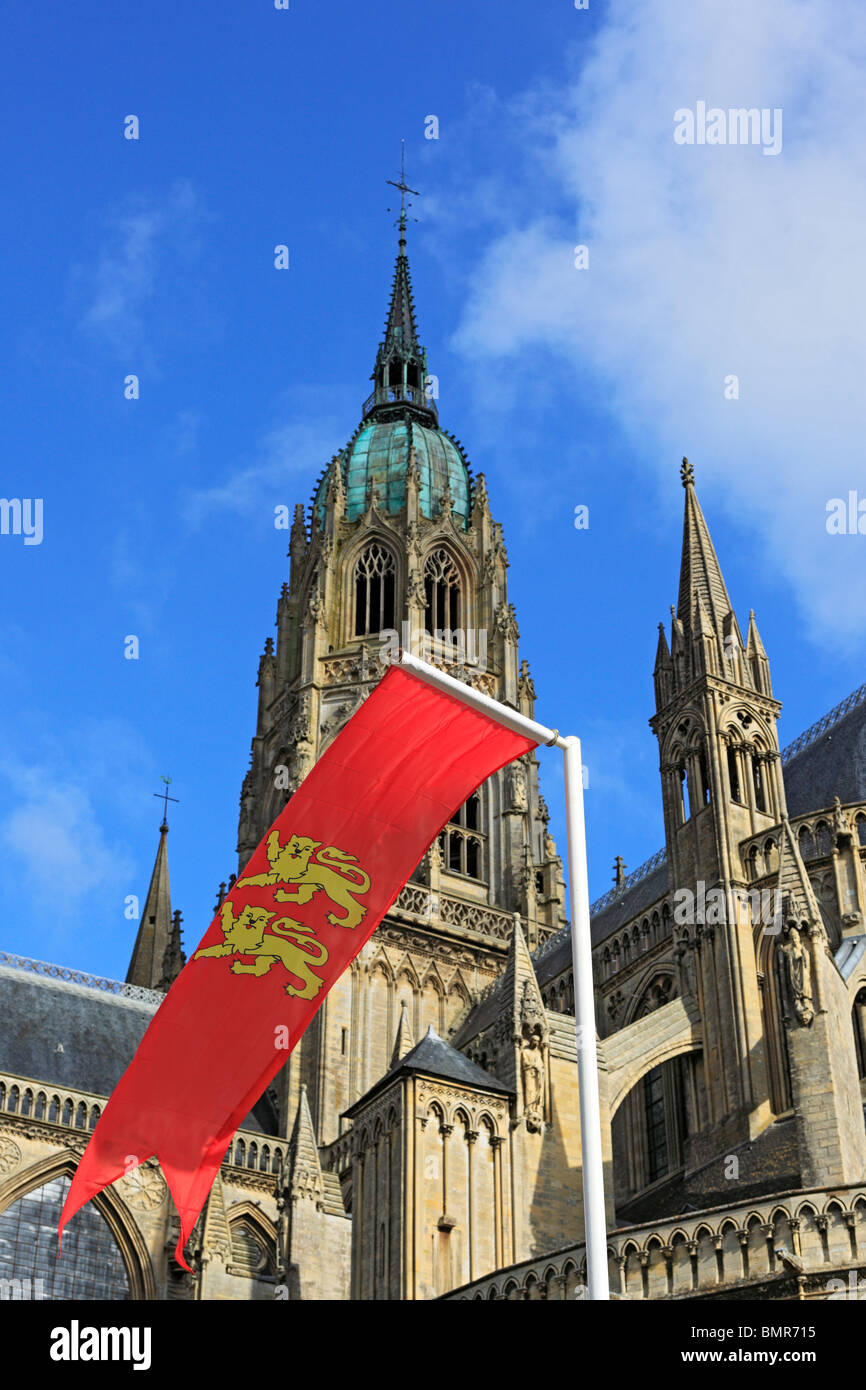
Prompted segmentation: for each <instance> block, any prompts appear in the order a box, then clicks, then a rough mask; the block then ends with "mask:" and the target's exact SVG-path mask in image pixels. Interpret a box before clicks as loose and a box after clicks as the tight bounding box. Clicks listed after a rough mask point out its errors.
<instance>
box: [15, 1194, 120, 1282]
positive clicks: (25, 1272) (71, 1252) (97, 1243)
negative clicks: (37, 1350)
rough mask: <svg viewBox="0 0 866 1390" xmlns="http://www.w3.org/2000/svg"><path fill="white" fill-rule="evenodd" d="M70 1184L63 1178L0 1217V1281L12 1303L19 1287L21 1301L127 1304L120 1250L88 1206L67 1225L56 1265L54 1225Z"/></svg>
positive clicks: (99, 1216) (96, 1211) (99, 1215)
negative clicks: (78, 1301)
mask: <svg viewBox="0 0 866 1390" xmlns="http://www.w3.org/2000/svg"><path fill="white" fill-rule="evenodd" d="M69 1183H70V1180H69V1178H68V1177H66V1176H63V1177H57V1178H52V1180H51V1181H50V1182H47V1183H44V1184H43V1186H42V1187H37V1188H36V1189H35V1190H34V1191H32V1192H28V1193H26V1195H25V1196H23V1197H20V1198H19V1199H18V1201H17V1202H13V1203H12V1205H11V1206H9V1207H7V1208H6V1210H5V1211H4V1212H2V1213H0V1280H2V1281H4V1282H5V1281H7V1280H8V1281H11V1282H10V1284H9V1285H8V1287H10V1288H11V1290H12V1292H11V1297H12V1298H14V1297H15V1294H16V1288H17V1287H18V1284H19V1283H20V1288H21V1297H22V1298H28V1297H29V1298H46V1299H59V1300H66V1299H71V1298H74V1299H81V1298H83V1299H97V1300H100V1301H103V1302H105V1301H121V1300H125V1299H128V1298H130V1297H131V1293H130V1287H129V1275H128V1273H127V1269H126V1264H125V1263H124V1259H123V1255H122V1254H121V1250H120V1246H119V1245H118V1244H117V1241H116V1240H115V1238H114V1236H113V1235H112V1232H111V1228H110V1227H109V1225H108V1222H107V1221H106V1219H105V1217H104V1216H103V1215H102V1213H101V1212H100V1211H99V1209H98V1208H97V1207H95V1206H94V1205H93V1204H92V1203H88V1205H87V1206H86V1207H83V1208H82V1209H81V1211H79V1212H77V1213H76V1214H75V1216H74V1217H73V1218H72V1220H71V1221H70V1223H69V1226H68V1228H67V1230H66V1231H65V1232H64V1235H63V1259H62V1260H58V1258H57V1223H58V1221H59V1220H60V1213H61V1211H62V1209H63V1203H64V1202H65V1201H66V1194H67V1192H68V1191H69ZM27 1281H29V1283H28V1282H27Z"/></svg>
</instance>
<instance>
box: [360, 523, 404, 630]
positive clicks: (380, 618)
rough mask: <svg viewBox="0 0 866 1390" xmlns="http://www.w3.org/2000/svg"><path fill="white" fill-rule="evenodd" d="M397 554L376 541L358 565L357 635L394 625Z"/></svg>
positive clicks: (361, 557) (362, 556)
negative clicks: (395, 561)
mask: <svg viewBox="0 0 866 1390" xmlns="http://www.w3.org/2000/svg"><path fill="white" fill-rule="evenodd" d="M395 580H396V566H395V564H394V556H393V555H392V554H391V552H390V550H388V549H386V547H385V546H384V545H380V544H379V543H378V541H373V543H372V545H368V546H367V549H366V550H365V551H364V553H363V554H362V555H361V556H359V558H358V563H357V564H356V565H355V636H356V637H366V636H368V635H370V634H373V633H377V632H382V631H383V630H384V629H385V628H393V627H394V585H395Z"/></svg>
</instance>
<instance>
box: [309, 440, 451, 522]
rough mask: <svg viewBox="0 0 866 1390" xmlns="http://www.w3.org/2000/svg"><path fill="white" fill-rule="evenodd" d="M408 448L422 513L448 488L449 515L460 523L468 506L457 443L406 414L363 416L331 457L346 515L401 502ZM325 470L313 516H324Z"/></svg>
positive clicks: (399, 506) (392, 508)
mask: <svg viewBox="0 0 866 1390" xmlns="http://www.w3.org/2000/svg"><path fill="white" fill-rule="evenodd" d="M410 448H414V450H415V460H416V462H417V465H418V472H419V474H420V477H421V485H420V489H419V503H420V507H421V511H422V513H423V514H424V516H427V517H431V518H433V517H436V516H438V515H439V513H440V511H441V510H442V498H443V497H444V495H445V492H446V489H448V490H449V491H450V493H451V503H452V508H453V514H454V520H455V522H456V523H457V524H458V525H460V524H461V523H462V525H463V526H464V528H465V527H466V526H467V525H468V521H469V510H470V484H469V471H468V469H467V467H466V463H465V460H464V458H463V455H462V454H461V452H460V450H459V449H458V447H457V445H456V444H455V443H454V441H453V439H451V438H450V436H449V435H447V434H444V433H443V432H442V430H440V429H432V428H430V427H429V426H427V425H422V424H420V423H418V422H417V421H416V420H412V419H409V418H404V419H396V420H394V419H392V420H376V419H372V420H366V421H365V422H364V424H363V425H362V426H361V428H360V430H359V431H358V433H357V434H356V435H355V438H354V439H353V440H352V442H351V444H349V445H348V447H347V448H346V449H345V450H344V451H343V453H342V454H340V455H338V457H337V459H336V460H335V461H334V464H333V465H332V467H333V466H335V465H336V464H339V466H340V468H341V471H342V475H343V487H344V488H345V493H346V517H347V519H348V520H349V521H356V520H357V518H358V517H359V516H363V514H364V512H365V511H366V510H367V507H368V506H369V505H370V504H371V503H372V504H374V505H375V506H376V507H378V509H379V511H381V512H387V513H390V514H392V515H393V514H394V513H396V512H400V511H402V510H403V508H404V507H405V505H406V470H407V468H408V466H409V452H410ZM329 473H330V468H329V469H327V470H326V472H325V474H324V476H323V478H322V479H321V481H320V483H319V486H318V488H317V490H316V495H315V498H314V501H313V508H314V511H315V512H316V513H317V514H318V517H319V521H320V522H324V518H325V495H326V493H327V487H328V475H329Z"/></svg>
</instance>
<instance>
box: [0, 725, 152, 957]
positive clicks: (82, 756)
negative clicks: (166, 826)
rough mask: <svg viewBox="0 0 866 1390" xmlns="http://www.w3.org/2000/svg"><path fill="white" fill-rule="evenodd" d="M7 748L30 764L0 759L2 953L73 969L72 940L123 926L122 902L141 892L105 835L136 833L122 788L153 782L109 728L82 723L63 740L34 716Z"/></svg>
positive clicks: (132, 861)
mask: <svg viewBox="0 0 866 1390" xmlns="http://www.w3.org/2000/svg"><path fill="white" fill-rule="evenodd" d="M14 743H15V746H18V747H22V748H28V749H29V750H30V752H31V757H30V758H29V759H28V761H26V762H25V761H24V760H23V759H22V758H21V757H20V756H17V755H16V754H15V753H13V752H6V753H4V755H3V757H2V759H0V786H2V790H3V802H4V807H5V813H4V814H3V816H2V817H0V856H2V859H3V861H4V866H3V874H2V879H3V882H4V884H5V885H6V887H5V891H4V893H3V898H4V909H3V913H2V921H0V929H2V935H3V943H4V947H5V948H6V949H10V950H13V951H16V952H18V953H19V954H21V955H36V956H40V955H41V957H42V958H43V959H44V958H46V957H47V958H49V959H51V958H52V952H54V951H55V950H57V951H59V952H60V955H61V956H62V957H63V958H64V959H69V960H71V959H72V956H73V954H74V950H75V948H74V947H73V946H72V945H71V944H70V938H71V937H72V936H73V935H75V934H80V935H81V936H82V937H84V936H86V935H87V934H88V932H89V931H90V930H92V924H93V922H94V921H96V922H98V921H100V920H102V921H117V922H118V923H121V922H122V921H123V918H122V909H123V901H124V897H125V895H126V894H128V893H130V892H140V891H141V884H140V879H141V868H140V866H139V865H138V864H137V860H136V856H135V855H134V854H133V853H132V851H131V849H130V846H129V842H128V840H127V842H124V838H123V835H122V832H121V833H117V831H115V830H114V829H111V828H110V827H112V826H113V825H121V824H123V823H126V824H129V823H130V819H132V820H133V821H134V822H135V827H136V829H137V827H138V823H139V821H140V820H141V814H140V811H139V809H138V808H136V807H135V806H134V805H133V806H131V805H130V799H129V797H130V785H133V786H139V785H141V784H142V783H144V782H145V781H146V782H147V783H148V784H149V783H151V782H152V780H153V771H152V766H151V764H152V759H151V757H150V755H149V753H148V752H147V750H146V748H145V747H144V745H143V744H142V742H141V739H140V737H139V735H138V734H137V733H136V732H135V731H134V730H133V729H131V728H130V727H128V726H127V725H125V724H124V723H123V722H122V721H116V720H100V721H96V720H94V721H88V722H86V723H84V724H83V725H81V726H79V727H78V728H75V729H72V730H68V731H65V733H64V736H63V737H62V738H61V737H60V735H59V734H56V733H54V732H52V728H51V725H50V724H47V723H41V721H39V720H38V718H37V717H36V716H35V713H34V715H33V717H31V718H30V719H28V720H25V721H23V723H22V726H21V727H20V728H19V729H18V730H17V737H16V739H15V740H14ZM9 746H11V745H8V744H7V747H9ZM130 885H131V886H130ZM22 904H24V905H26V911H25V912H24V914H23V915H22Z"/></svg>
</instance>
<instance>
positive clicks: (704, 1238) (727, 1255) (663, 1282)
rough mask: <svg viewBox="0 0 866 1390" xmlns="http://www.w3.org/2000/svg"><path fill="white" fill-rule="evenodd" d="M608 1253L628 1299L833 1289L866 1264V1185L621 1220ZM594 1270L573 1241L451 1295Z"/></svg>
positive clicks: (558, 1291) (532, 1289)
mask: <svg viewBox="0 0 866 1390" xmlns="http://www.w3.org/2000/svg"><path fill="white" fill-rule="evenodd" d="M777 1251H780V1252H781V1254H777V1253H776V1252H777ZM608 1261H609V1271H610V1286H611V1291H612V1292H613V1293H615V1294H618V1295H620V1296H621V1297H626V1298H629V1299H659V1298H677V1297H682V1298H695V1297H700V1296H709V1297H711V1296H712V1295H713V1294H718V1293H719V1292H720V1291H721V1290H722V1289H723V1288H724V1289H725V1290H735V1289H738V1290H740V1291H741V1293H742V1296H743V1297H748V1296H750V1290H752V1291H753V1293H754V1296H759V1294H758V1288H759V1286H760V1285H762V1284H765V1283H767V1281H780V1280H782V1279H787V1280H789V1281H794V1284H795V1287H796V1286H797V1285H798V1283H799V1286H800V1288H801V1290H802V1289H805V1288H806V1286H808V1292H804V1293H803V1296H817V1297H827V1296H828V1294H829V1293H831V1292H833V1291H834V1290H835V1289H836V1287H837V1285H835V1284H830V1285H829V1286H828V1284H827V1281H828V1280H832V1279H834V1278H835V1279H836V1280H838V1279H839V1271H840V1270H842V1269H847V1268H850V1267H852V1266H855V1267H856V1266H857V1265H858V1264H859V1263H861V1262H862V1263H866V1184H860V1185H857V1186H851V1187H834V1188H815V1189H812V1190H810V1191H801V1192H782V1193H777V1194H774V1195H773V1196H772V1197H767V1198H758V1199H755V1200H754V1201H751V1202H740V1203H732V1204H730V1205H727V1206H723V1207H712V1208H707V1209H705V1210H704V1211H702V1212H700V1213H695V1214H694V1215H693V1216H678V1217H672V1218H670V1219H668V1220H664V1221H655V1222H645V1223H643V1224H641V1225H634V1226H622V1227H620V1228H619V1229H618V1230H616V1231H613V1232H611V1233H610V1235H609V1237H608ZM585 1272H586V1249H585V1246H584V1245H583V1244H579V1245H573V1246H570V1247H568V1248H566V1249H563V1250H559V1251H557V1252H555V1253H554V1254H550V1255H544V1256H542V1257H539V1258H538V1259H532V1260H524V1261H523V1262H522V1263H521V1264H517V1265H513V1266H511V1267H510V1268H509V1269H504V1270H499V1271H498V1272H497V1273H495V1274H489V1275H487V1276H486V1277H485V1278H483V1279H476V1280H474V1282H473V1283H471V1284H464V1285H463V1286H462V1287H461V1288H459V1289H454V1290H452V1291H451V1292H450V1293H448V1294H445V1295H444V1297H445V1298H447V1299H463V1300H465V1299H488V1300H493V1299H504V1298H510V1299H564V1298H575V1297H578V1298H579V1297H582V1296H584V1292H585V1290H584V1281H585ZM864 1287H866V1286H864ZM770 1296H771V1297H772V1296H774V1295H772V1294H771V1295H770ZM793 1296H797V1295H796V1293H795V1294H794V1295H793Z"/></svg>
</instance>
